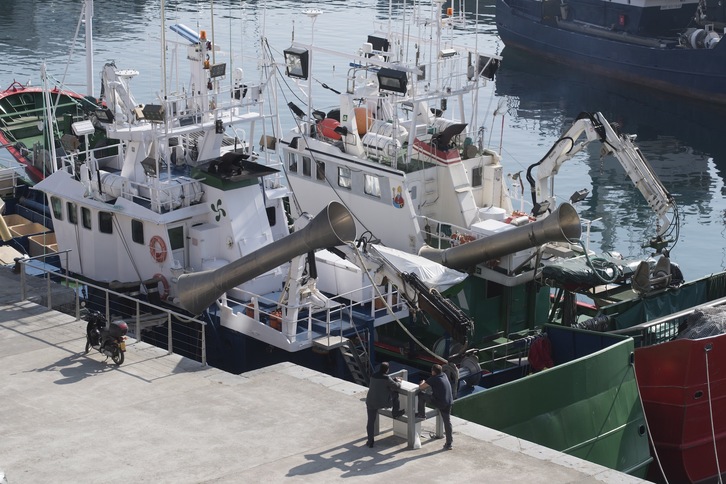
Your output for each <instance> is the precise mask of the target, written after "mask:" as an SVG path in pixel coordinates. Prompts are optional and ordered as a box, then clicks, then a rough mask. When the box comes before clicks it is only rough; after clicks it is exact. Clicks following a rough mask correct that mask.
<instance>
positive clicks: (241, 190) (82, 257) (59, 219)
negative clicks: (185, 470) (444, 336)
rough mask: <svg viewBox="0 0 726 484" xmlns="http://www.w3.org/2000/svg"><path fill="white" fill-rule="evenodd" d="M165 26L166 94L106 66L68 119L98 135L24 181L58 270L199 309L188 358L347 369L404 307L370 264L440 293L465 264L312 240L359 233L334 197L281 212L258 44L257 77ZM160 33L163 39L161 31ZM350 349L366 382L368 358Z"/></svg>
mask: <svg viewBox="0 0 726 484" xmlns="http://www.w3.org/2000/svg"><path fill="white" fill-rule="evenodd" d="M162 31H163V32H164V35H163V36H162V39H163V40H164V42H162V44H163V45H165V48H164V49H163V52H168V53H169V54H168V55H169V56H170V62H171V63H173V65H174V69H172V70H171V71H173V72H174V73H175V74H178V75H179V76H180V79H177V78H173V77H170V78H169V79H163V80H162V82H161V85H162V90H161V92H162V93H163V95H162V96H160V97H159V98H158V99H157V100H156V101H155V102H153V103H143V102H140V101H139V100H137V99H136V98H135V95H134V92H135V91H134V88H133V80H134V78H136V77H137V76H138V75H139V72H137V71H135V70H131V69H122V68H118V67H117V66H116V65H115V64H114V63H107V64H106V65H105V66H104V67H103V70H102V75H101V78H102V92H103V99H102V100H103V108H102V109H98V110H96V111H94V113H93V114H92V117H91V119H89V120H77V121H74V122H73V123H72V128H73V129H74V130H75V131H76V132H77V133H78V134H79V135H80V136H86V135H91V133H93V132H95V130H97V129H99V127H100V129H102V130H103V132H104V135H105V138H106V139H107V140H108V144H107V145H106V147H105V148H104V150H99V149H92V148H91V149H87V150H86V151H81V150H80V149H78V150H75V151H72V152H68V153H67V154H66V155H65V156H62V157H61V160H62V162H63V163H62V164H61V165H60V166H59V167H58V168H57V169H56V170H55V171H54V172H52V173H50V174H48V175H47V176H45V178H44V179H43V180H41V181H40V182H38V183H37V184H36V185H35V186H34V189H35V190H36V191H39V192H42V193H43V194H44V195H45V197H46V198H47V204H48V207H49V208H50V216H51V218H52V224H53V229H54V236H55V239H56V243H57V250H58V251H59V252H63V253H65V254H67V256H66V257H63V258H61V261H60V264H61V265H62V268H63V269H64V270H65V271H69V272H70V273H72V274H74V275H76V276H78V277H80V278H81V279H82V280H83V281H87V282H89V283H92V284H94V285H95V286H103V287H105V288H109V289H113V290H114V291H116V292H123V293H124V294H126V295H129V296H134V297H136V298H137V299H138V300H139V301H140V302H141V303H147V302H148V303H153V304H155V305H161V306H162V307H168V308H172V309H173V310H174V311H177V312H179V311H181V314H184V315H187V316H197V315H201V316H202V317H203V318H204V320H205V321H208V324H207V326H208V327H207V328H206V329H204V327H202V328H201V329H199V328H197V329H194V330H191V331H190V334H189V335H188V336H186V337H187V338H188V339H189V340H191V341H192V342H197V343H196V344H197V346H199V343H198V341H202V345H203V348H201V349H199V348H197V347H194V352H192V354H191V356H192V357H194V358H198V357H199V353H200V352H201V353H205V354H206V357H207V360H208V361H209V363H210V364H212V365H214V366H217V367H219V368H222V369H225V370H227V371H230V372H234V373H240V372H243V371H247V370H250V369H255V368H260V367H263V366H266V365H268V364H270V363H274V362H278V361H296V362H299V363H302V364H306V365H307V366H310V367H313V368H316V369H322V370H325V371H326V372H330V373H333V374H336V375H337V376H345V375H348V374H349V371H350V365H352V364H353V363H350V362H349V361H348V360H344V359H343V357H342V356H337V355H338V353H340V352H338V351H337V350H338V348H344V347H349V346H351V345H354V344H355V341H361V340H363V341H366V340H367V339H368V338H372V335H373V334H374V332H375V330H376V328H377V327H379V326H381V325H384V324H387V323H390V322H393V321H396V320H401V319H405V318H406V317H407V316H408V314H409V304H410V301H409V300H404V298H403V297H402V296H399V293H398V291H397V290H396V288H394V287H393V286H392V285H391V284H389V283H386V282H384V281H380V280H378V281H377V280H376V279H375V276H374V275H373V274H372V272H374V271H377V270H378V269H379V266H380V265H386V267H394V266H396V264H397V263H398V264H403V265H404V266H405V267H406V269H405V272H406V273H408V272H410V273H414V274H419V275H420V278H419V279H420V280H421V281H422V283H423V285H424V286H425V287H434V288H438V289H441V290H443V289H444V288H446V287H448V286H449V285H451V284H454V283H458V282H459V279H460V278H462V277H465V276H464V275H462V274H461V273H459V272H458V271H453V270H451V269H447V268H444V267H442V266H440V267H438V268H436V267H433V266H434V265H436V264H434V263H432V262H430V261H427V260H425V259H423V258H418V257H414V256H412V255H411V254H405V255H404V256H399V255H397V254H393V253H391V252H390V251H388V252H385V248H382V249H381V250H380V251H377V252H376V255H375V257H373V256H370V255H369V254H370V251H371V250H373V248H372V247H368V246H366V247H365V248H356V249H355V251H354V254H355V257H350V258H349V259H348V260H345V259H343V258H342V257H340V256H338V255H335V254H334V253H332V252H328V251H324V250H323V249H328V248H332V247H334V246H345V245H346V244H353V242H354V241H355V240H356V238H357V237H356V231H357V229H356V226H355V223H354V222H353V218H352V215H351V214H350V212H349V211H348V209H346V208H345V207H343V206H342V205H341V204H339V203H337V202H331V203H329V204H326V206H325V207H324V208H323V209H321V210H318V211H316V212H308V213H300V214H297V216H296V217H295V218H294V219H291V218H289V217H288V214H287V213H286V206H287V200H288V198H289V196H290V191H289V189H288V188H287V187H286V186H285V185H284V183H283V176H282V172H281V170H280V167H279V162H278V158H277V157H278V156H279V153H278V152H277V148H276V147H277V143H276V137H275V130H276V126H277V116H276V110H275V104H274V102H273V101H271V93H272V92H273V91H274V90H273V89H271V86H274V82H275V79H274V77H275V69H273V67H274V66H273V64H272V63H270V62H269V56H266V55H265V52H266V47H265V45H264V44H261V46H260V49H261V52H263V54H262V55H261V57H260V58H259V59H258V58H257V57H255V59H253V62H254V65H258V66H260V78H259V79H250V78H245V77H244V74H243V71H242V68H241V67H234V68H233V65H235V64H233V61H232V59H233V55H232V53H230V52H225V51H223V50H222V49H221V48H220V43H219V42H218V41H216V40H215V38H214V32H213V31H210V35H207V32H206V31H204V30H202V31H196V30H194V29H191V28H189V27H187V26H186V25H183V24H173V25H170V26H169V29H168V31H167V29H166V27H165V25H164V21H163V19H162ZM167 34H168V35H171V36H173V39H174V40H173V41H171V40H170V41H169V42H168V43H167V42H166V41H165V39H166V35H167ZM162 59H164V61H165V62H166V54H163V55H162ZM265 59H268V62H267V63H265ZM184 61H187V63H186V64H187V68H186V69H184V68H182V67H180V66H183V65H184ZM258 61H259V62H260V63H259V64H258ZM163 72H167V70H166V69H164V70H163ZM187 76H188V77H187ZM182 79H187V81H184V80H182ZM170 85H173V86H178V90H174V91H172V90H170V89H168V88H167V86H170ZM258 143H259V144H258ZM85 146H86V147H88V146H90V145H89V144H86V145H85ZM347 250H349V251H353V250H354V249H353V248H352V247H347ZM316 251H317V252H316ZM359 261H366V262H365V263H363V262H359ZM392 261H396V262H392ZM368 268H370V271H369V270H368ZM393 272H396V271H393ZM397 272H401V270H400V269H399V270H398V271H397ZM449 275H451V278H449ZM427 284H430V286H428V285H427ZM88 292H89V295H88V297H87V299H88V303H89V304H94V303H96V300H94V299H93V294H92V291H91V290H90V289H89V291H88ZM414 297H415V295H414ZM102 299H103V298H102ZM112 310H113V311H122V310H123V307H122V306H121V304H120V303H117V304H116V306H114V308H113V309H112ZM164 319H165V318H162V320H161V322H160V323H159V324H157V326H159V327H160V330H159V332H158V333H159V335H157V336H158V337H160V338H164V337H165V336H164V333H165V331H166V330H164V329H163V327H164V326H165V325H167V324H168V325H171V324H176V325H177V326H184V325H185V321H184V318H181V319H177V320H175V321H174V322H171V323H167V322H166V321H164ZM150 330H151V331H154V330H155V329H154V328H151V329H150ZM200 331H201V332H204V335H201V334H199V332H200ZM207 333H208V334H207ZM351 341H354V342H352V343H351ZM162 343H163V344H167V343H168V344H171V341H162ZM177 343H178V342H177ZM174 346H175V347H176V348H179V347H180V345H179V344H175V345H174ZM341 352H342V350H341ZM357 356H360V355H357V354H356V357H354V358H353V360H355V361H354V363H355V365H356V367H357V369H358V370H360V371H361V372H362V374H363V377H362V378H361V379H362V380H363V381H364V382H365V374H366V370H367V369H368V368H369V367H370V365H371V363H370V362H368V361H367V360H366V355H363V357H362V360H361V361H358V360H360V358H358V357H357ZM346 364H347V365H348V366H346Z"/></svg>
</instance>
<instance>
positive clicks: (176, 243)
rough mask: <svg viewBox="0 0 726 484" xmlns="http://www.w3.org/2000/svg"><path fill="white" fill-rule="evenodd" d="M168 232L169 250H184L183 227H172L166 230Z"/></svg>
mask: <svg viewBox="0 0 726 484" xmlns="http://www.w3.org/2000/svg"><path fill="white" fill-rule="evenodd" d="M168 232H169V243H170V244H171V250H177V249H183V248H184V227H182V226H179V227H174V228H172V229H169V230H168Z"/></svg>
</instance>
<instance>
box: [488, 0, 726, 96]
mask: <svg viewBox="0 0 726 484" xmlns="http://www.w3.org/2000/svg"><path fill="white" fill-rule="evenodd" d="M703 5H705V2H699V1H697V0H688V1H684V2H673V1H671V0H646V1H644V2H638V3H630V2H625V1H614V2H608V1H600V0H597V1H586V0H568V1H567V2H560V1H550V0H545V1H538V0H497V2H496V23H497V31H498V32H499V36H500V37H501V39H502V41H503V42H504V44H505V45H506V46H507V47H513V48H517V49H520V50H523V51H527V52H529V53H531V54H534V55H536V56H538V57H539V58H542V59H547V60H549V61H553V62H556V63H559V64H561V65H566V66H567V67H573V68H576V69H583V70H586V71H588V72H589V73H591V74H592V75H597V76H603V77H610V78H615V79H619V80H622V81H627V82H630V83H634V84H640V85H643V86H646V87H648V88H649V89H654V90H659V91H663V92H668V93H672V94H676V95H678V96H684V97H688V98H694V99H700V100H703V101H706V102H709V103H719V104H723V103H726V88H725V87H724V86H726V82H724V81H726V68H724V65H726V63H725V62H724V60H726V45H724V43H723V42H721V39H722V37H723V31H722V30H719V29H716V28H714V25H713V23H709V19H708V18H707V17H706V13H707V12H708V10H707V9H703V8H702V6H703Z"/></svg>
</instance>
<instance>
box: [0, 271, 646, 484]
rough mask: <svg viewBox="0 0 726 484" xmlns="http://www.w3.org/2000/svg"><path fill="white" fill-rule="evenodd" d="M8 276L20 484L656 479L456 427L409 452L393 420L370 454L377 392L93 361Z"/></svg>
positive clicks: (294, 369) (12, 434) (11, 468)
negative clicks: (369, 421) (368, 401)
mask: <svg viewBox="0 0 726 484" xmlns="http://www.w3.org/2000/svg"><path fill="white" fill-rule="evenodd" d="M19 281H20V279H19V276H17V275H14V274H12V272H11V271H9V270H8V269H7V268H5V267H0V348H2V349H1V350H0V383H1V386H0V402H1V405H2V418H0V470H2V471H3V472H4V473H5V474H6V476H7V481H8V483H9V484H23V483H47V482H53V483H85V482H88V483H91V482H94V483H95V482H103V483H116V482H118V483H121V482H123V483H128V482H134V483H143V482H149V483H151V482H153V483H167V482H169V483H171V482H173V483H211V482H214V483H227V482H230V483H232V482H234V483H237V482H240V483H242V482H250V483H251V482H282V481H285V482H288V481H306V482H318V483H321V482H333V481H339V480H340V479H342V478H348V477H354V478H355V482H381V480H383V479H385V480H386V481H387V482H417V483H428V482H490V483H500V482H508V483H512V482H526V483H533V482H535V483H536V482H549V483H595V482H606V483H631V482H644V481H641V480H639V479H635V478H632V477H630V476H628V475H625V474H622V473H619V472H616V471H613V470H610V469H607V468H605V467H601V466H598V465H595V464H592V463H589V462H586V461H583V460H580V459H577V458H573V457H570V456H568V455H565V454H562V453H560V452H555V451H552V450H550V449H547V448H544V447H541V446H538V445H534V444H532V443H529V442H527V441H523V440H520V439H517V438H514V437H511V436H508V435H505V434H502V433H501V432H497V431H494V430H491V429H488V428H485V427H482V426H479V425H475V424H472V423H469V422H466V421H464V420H460V419H457V418H452V421H453V424H454V450H453V451H443V450H442V444H443V441H442V440H436V439H433V438H431V437H430V435H432V434H433V432H434V422H435V419H429V420H427V421H426V422H424V424H423V432H422V438H421V441H422V445H421V448H420V449H416V450H410V449H408V448H407V442H406V440H405V439H402V438H400V437H397V436H394V435H393V433H392V431H391V427H390V425H388V426H387V425H386V424H385V423H382V424H381V430H382V434H381V435H380V436H379V437H378V439H377V440H376V444H375V447H374V448H372V449H369V448H368V447H366V445H365V441H366V436H365V423H366V412H365V403H364V399H365V395H366V388H365V387H361V386H358V385H355V384H353V383H350V382H346V381H342V380H339V379H336V378H333V377H330V376H327V375H324V374H321V373H318V372H314V371H312V370H309V369H306V368H303V367H300V366H296V365H293V364H280V365H275V366H272V367H268V368H265V369H262V370H258V371H254V372H250V373H245V374H243V375H232V374H229V373H225V372H223V371H220V370H218V369H215V368H211V367H202V366H201V364H200V363H198V362H196V361H192V360H189V359H186V358H182V357H179V356H177V355H167V352H166V351H165V350H162V349H159V348H156V347H154V346H151V345H149V344H146V343H139V342H135V341H134V340H129V344H128V350H127V352H126V361H125V362H124V364H123V365H122V366H120V367H116V366H115V365H114V364H113V363H112V362H110V360H108V361H106V360H105V357H103V356H102V355H101V354H100V353H98V352H96V351H95V350H92V351H91V352H90V353H88V354H87V355H84V354H83V349H84V345H85V334H84V333H85V322H84V321H77V320H75V318H74V317H73V316H70V315H67V314H64V313H60V312H56V311H52V310H49V309H47V308H46V307H44V306H41V305H38V304H36V303H35V302H31V301H21V300H20V299H21V298H20V287H19Z"/></svg>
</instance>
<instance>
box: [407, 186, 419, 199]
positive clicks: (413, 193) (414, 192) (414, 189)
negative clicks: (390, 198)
mask: <svg viewBox="0 0 726 484" xmlns="http://www.w3.org/2000/svg"><path fill="white" fill-rule="evenodd" d="M408 193H410V194H411V200H416V195H417V194H418V187H417V186H416V185H413V186H411V189H410V190H409V191H408Z"/></svg>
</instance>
